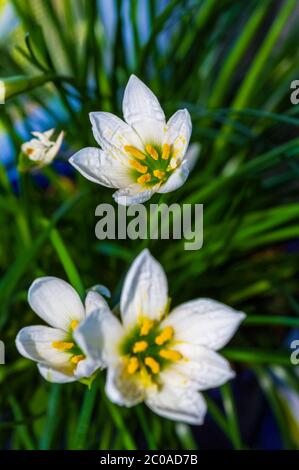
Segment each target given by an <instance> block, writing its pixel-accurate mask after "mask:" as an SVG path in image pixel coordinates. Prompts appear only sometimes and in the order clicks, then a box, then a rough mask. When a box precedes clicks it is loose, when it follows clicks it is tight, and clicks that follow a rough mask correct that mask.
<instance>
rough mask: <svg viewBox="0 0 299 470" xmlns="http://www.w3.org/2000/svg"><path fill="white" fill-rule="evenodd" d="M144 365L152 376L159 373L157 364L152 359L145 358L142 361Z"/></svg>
mask: <svg viewBox="0 0 299 470" xmlns="http://www.w3.org/2000/svg"><path fill="white" fill-rule="evenodd" d="M144 364H145V365H146V366H148V367H149V368H150V370H151V371H152V373H153V374H158V373H159V372H160V365H159V363H158V362H157V361H156V360H155V359H153V358H152V357H146V358H145V359H144Z"/></svg>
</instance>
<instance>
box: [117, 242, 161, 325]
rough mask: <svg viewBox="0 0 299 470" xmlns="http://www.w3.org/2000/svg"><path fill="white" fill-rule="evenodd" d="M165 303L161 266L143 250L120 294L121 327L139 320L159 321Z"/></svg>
mask: <svg viewBox="0 0 299 470" xmlns="http://www.w3.org/2000/svg"><path fill="white" fill-rule="evenodd" d="M167 302H168V287H167V278H166V275H165V273H164V271H163V268H162V266H161V265H160V263H158V261H156V260H155V259H154V258H153V257H152V256H151V254H150V252H149V251H148V250H147V249H146V250H143V251H142V252H141V253H140V254H139V255H138V256H137V258H136V259H135V260H134V262H133V264H132V265H131V267H130V269H129V272H128V273H127V275H126V278H125V282H124V287H123V290H122V293H121V299H120V310H121V316H122V320H123V322H124V324H125V325H126V326H127V325H135V324H136V322H137V321H138V320H139V319H141V318H142V317H146V318H151V319H155V320H160V319H161V318H162V316H163V314H164V312H165V308H166V305H167Z"/></svg>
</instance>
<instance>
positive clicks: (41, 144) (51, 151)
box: [21, 129, 64, 166]
mask: <svg viewBox="0 0 299 470" xmlns="http://www.w3.org/2000/svg"><path fill="white" fill-rule="evenodd" d="M54 131H55V129H49V130H48V131H45V132H31V134H32V135H33V136H34V137H35V138H34V139H31V140H29V142H24V144H23V145H22V147H21V150H22V152H23V154H25V155H26V156H27V157H28V158H29V160H31V161H32V162H34V163H35V164H38V165H39V166H45V165H49V164H50V163H51V162H52V161H53V160H54V158H55V157H56V155H57V153H58V152H59V149H60V147H61V144H62V140H63V135H64V133H63V131H61V132H60V134H59V136H58V137H57V139H56V140H55V141H53V140H50V138H51V137H52V135H53V133H54Z"/></svg>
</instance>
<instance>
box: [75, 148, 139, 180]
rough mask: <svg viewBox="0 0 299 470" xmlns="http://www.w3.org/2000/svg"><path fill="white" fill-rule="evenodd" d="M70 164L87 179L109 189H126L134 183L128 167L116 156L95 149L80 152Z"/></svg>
mask: <svg viewBox="0 0 299 470" xmlns="http://www.w3.org/2000/svg"><path fill="white" fill-rule="evenodd" d="M69 162H70V164H71V165H73V167H75V168H76V170H78V171H79V172H80V173H81V175H83V176H84V177H85V178H87V179H88V180H90V181H92V182H93V183H97V184H101V185H102V186H106V187H107V188H125V187H126V186H129V185H130V184H132V182H133V181H134V179H133V177H132V176H131V173H130V168H129V167H128V166H126V165H124V164H122V163H121V161H120V160H119V159H117V158H116V157H115V156H114V155H112V154H108V153H106V152H103V151H102V150H100V149H97V148H94V147H86V148H84V149H82V150H79V152H77V153H75V155H73V156H72V157H71V158H70V159H69Z"/></svg>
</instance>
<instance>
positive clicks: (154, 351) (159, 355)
mask: <svg viewBox="0 0 299 470" xmlns="http://www.w3.org/2000/svg"><path fill="white" fill-rule="evenodd" d="M173 345H174V330H173V328H172V327H171V326H166V327H165V328H163V329H161V328H160V326H159V324H157V322H154V321H153V320H150V319H148V318H145V319H143V321H142V322H141V324H139V325H138V326H137V327H135V329H134V330H133V331H132V332H131V334H130V335H129V336H128V337H126V338H125V340H124V341H123V343H122V344H121V353H122V355H124V356H125V361H126V371H127V373H128V374H129V375H132V376H133V375H135V374H139V375H140V376H141V377H144V376H145V375H146V376H147V378H148V376H150V378H151V379H152V380H154V378H155V376H157V374H159V372H161V370H162V369H163V368H164V367H165V366H167V365H169V364H170V363H171V362H173V361H179V360H181V359H182V358H183V356H182V354H181V353H180V352H179V351H176V350H175V349H172V346H173Z"/></svg>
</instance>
